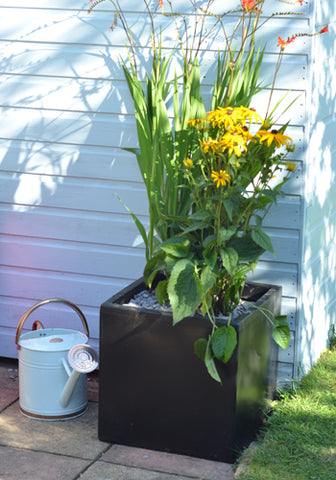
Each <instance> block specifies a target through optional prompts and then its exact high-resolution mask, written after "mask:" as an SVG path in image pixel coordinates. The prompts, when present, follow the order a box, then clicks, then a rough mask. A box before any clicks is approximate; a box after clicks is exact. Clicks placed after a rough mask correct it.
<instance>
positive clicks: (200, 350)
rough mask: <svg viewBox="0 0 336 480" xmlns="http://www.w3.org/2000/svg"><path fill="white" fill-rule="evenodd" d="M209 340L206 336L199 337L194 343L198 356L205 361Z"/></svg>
mask: <svg viewBox="0 0 336 480" xmlns="http://www.w3.org/2000/svg"><path fill="white" fill-rule="evenodd" d="M207 345H208V341H207V340H206V339H205V338H199V339H198V340H196V342H195V343H194V352H195V354H196V355H197V357H198V358H200V359H201V360H202V361H203V362H204V361H205V353H206V349H207Z"/></svg>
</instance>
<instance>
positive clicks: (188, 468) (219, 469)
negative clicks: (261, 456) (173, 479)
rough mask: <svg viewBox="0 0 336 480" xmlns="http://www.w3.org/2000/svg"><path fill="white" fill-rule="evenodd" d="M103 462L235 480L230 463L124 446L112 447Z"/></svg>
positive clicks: (178, 473) (208, 478) (210, 478)
mask: <svg viewBox="0 0 336 480" xmlns="http://www.w3.org/2000/svg"><path fill="white" fill-rule="evenodd" d="M101 460H103V461H104V462H111V463H117V464H120V465H127V466H133V467H138V468H142V469H146V470H154V471H159V472H166V473H172V474H176V475H179V476H180V475H185V476H189V477H197V478H202V479H204V480H231V479H233V469H232V465H230V464H228V463H222V462H214V461H211V460H204V459H200V458H194V457H188V456H185V455H176V454H172V453H166V452H158V451H153V450H146V449H143V448H134V447H127V446H123V445H112V447H111V448H110V449H109V450H107V451H106V452H105V453H104V455H103V456H102V458H101Z"/></svg>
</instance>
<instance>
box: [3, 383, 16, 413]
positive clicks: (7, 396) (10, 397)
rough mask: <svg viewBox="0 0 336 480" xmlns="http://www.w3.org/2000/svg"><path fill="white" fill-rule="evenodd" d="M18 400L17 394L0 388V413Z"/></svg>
mask: <svg viewBox="0 0 336 480" xmlns="http://www.w3.org/2000/svg"><path fill="white" fill-rule="evenodd" d="M18 398H19V393H18V392H16V391H15V390H12V389H9V388H2V387H1V386H0V412H2V410H4V409H5V408H7V407H8V405H10V404H11V403H13V402H15V401H16V400H17V399H18Z"/></svg>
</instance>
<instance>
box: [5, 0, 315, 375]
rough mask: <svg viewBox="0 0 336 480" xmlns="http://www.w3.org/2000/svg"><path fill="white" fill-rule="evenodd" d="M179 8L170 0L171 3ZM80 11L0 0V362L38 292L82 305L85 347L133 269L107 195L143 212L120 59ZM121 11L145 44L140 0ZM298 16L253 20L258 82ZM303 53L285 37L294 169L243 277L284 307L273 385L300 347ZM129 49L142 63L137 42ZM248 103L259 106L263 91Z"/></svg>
mask: <svg viewBox="0 0 336 480" xmlns="http://www.w3.org/2000/svg"><path fill="white" fill-rule="evenodd" d="M155 1H156V0H155ZM220 3H221V4H222V3H223V2H220ZM185 4H186V2H182V1H179V2H178V3H177V7H178V9H179V10H180V9H181V8H183V7H184V5H185ZM126 5H127V6H126ZM237 5H239V1H238V0H237V1H234V0H227V1H226V2H225V9H229V8H233V7H237ZM87 8H88V2H86V1H82V0H73V1H72V2H69V1H68V0H58V1H57V2H55V1H54V0H31V1H30V2H29V6H28V4H27V2H26V0H11V1H9V0H0V40H1V42H0V48H1V56H0V72H1V89H0V108H1V114H2V115H1V116H2V122H1V124H2V125H1V134H0V138H1V143H0V182H1V184H0V209H1V214H0V242H1V243H0V255H1V271H0V275H1V276H0V286H1V290H0V355H3V356H15V353H16V352H15V345H14V334H15V328H16V325H17V323H18V320H19V318H20V317H21V315H22V314H23V313H24V312H25V310H26V309H27V308H29V307H30V306H31V305H32V304H33V303H35V302H37V301H38V300H40V299H44V298H49V297H62V298H66V299H68V300H70V301H72V302H74V303H75V304H76V305H78V306H79V307H80V308H81V309H82V310H83V312H84V314H85V316H86V317H87V319H88V322H89V326H90V332H91V336H92V338H93V343H94V341H95V340H97V339H98V336H99V331H98V329H99V305H100V304H101V303H102V302H103V301H104V300H105V299H107V298H108V297H109V296H111V295H112V294H113V293H115V292H116V291H118V290H119V289H120V288H121V287H123V286H125V285H127V284H128V283H130V281H131V280H133V279H136V278H138V277H139V276H140V275H141V274H142V268H143V265H144V250H143V246H142V244H141V242H140V240H139V236H138V233H137V230H136V228H135V227H134V225H133V223H132V220H131V218H130V217H129V216H128V214H127V212H125V209H124V207H123V206H122V205H121V203H120V202H119V201H118V199H117V198H116V193H117V194H118V195H119V196H120V197H121V198H122V199H123V201H124V202H125V203H126V204H127V205H128V206H129V207H130V208H131V209H132V210H133V211H134V212H135V213H136V214H138V215H140V216H141V219H142V220H144V221H145V220H146V198H145V192H144V187H143V185H142V182H141V179H140V176H139V173H138V171H137V168H136V161H135V159H134V158H133V157H132V156H130V155H129V154H127V153H125V152H124V151H122V150H121V147H126V146H135V144H136V130H135V124H134V119H133V115H132V114H133V109H132V102H131V99H130V96H129V94H128V91H127V87H126V84H125V82H124V78H123V74H122V71H121V68H120V65H119V61H118V58H119V55H122V56H123V57H125V55H126V52H125V49H124V47H123V45H124V41H123V33H122V30H121V29H116V30H115V31H114V32H111V31H110V30H109V26H110V24H111V23H112V22H113V13H112V12H111V11H109V9H110V8H111V7H110V6H109V3H108V2H106V3H105V4H103V6H102V7H100V8H99V9H97V10H96V11H94V12H93V13H91V15H88V14H87ZM124 8H125V10H126V9H127V8H129V10H131V11H132V14H130V17H129V18H130V19H131V21H130V23H131V24H132V23H133V25H134V28H135V31H136V34H137V36H138V37H139V39H140V42H142V44H143V45H144V46H146V45H148V32H149V28H148V26H147V25H145V26H144V23H143V20H144V17H143V16H141V15H140V16H139V13H137V12H136V10H137V9H138V10H139V9H142V4H141V2H135V1H134V0H128V2H127V3H126V4H125V7H124ZM221 8H222V7H221ZM302 8H303V7H301V10H302ZM296 9H297V8H296ZM274 10H276V11H287V10H288V5H286V4H285V3H279V2H277V1H276V0H271V1H270V2H268V3H267V7H265V9H264V14H265V15H267V14H268V13H269V12H271V11H274ZM297 10H298V9H297ZM303 10H304V11H305V12H306V14H305V15H304V16H302V17H295V18H294V17H285V18H280V17H276V18H275V19H273V20H272V22H270V23H268V24H267V26H266V28H264V30H263V34H264V37H263V38H264V39H265V40H267V41H268V47H267V53H266V57H265V69H264V75H265V79H266V80H267V79H268V81H270V80H271V78H272V74H273V71H274V65H275V61H276V59H277V56H276V53H277V51H278V49H277V47H276V44H277V36H278V35H281V36H282V37H283V38H287V36H290V35H292V34H293V33H297V32H300V31H309V30H310V28H311V26H310V20H311V18H312V16H313V14H314V9H313V5H312V6H310V7H307V6H306V7H304V8H303ZM174 38H175V35H174V31H173V30H172V29H167V30H165V46H167V48H168V49H170V48H171V46H172V42H173V39H174ZM217 40H218V38H217ZM216 48H217V44H216V43H212V42H211V41H210V40H209V42H208V43H207V44H205V45H204V49H205V52H204V55H203V57H204V58H203V66H202V69H203V74H204V98H205V99H207V98H210V89H211V78H213V77H212V75H213V72H214V65H213V62H214V58H215V52H216ZM311 49H312V42H311V40H310V39H309V38H300V39H297V40H296V42H295V43H294V44H292V45H291V46H290V47H288V51H287V52H288V53H286V56H285V58H284V61H283V65H282V68H281V72H280V75H279V77H278V83H277V91H276V92H275V96H274V98H275V99H277V98H279V96H280V95H281V94H282V93H283V92H284V90H286V89H292V92H291V93H290V95H289V97H288V99H289V100H290V99H292V98H294V97H296V96H297V95H299V94H300V95H301V96H300V98H299V100H298V101H297V102H296V103H295V106H294V107H293V108H292V109H291V111H290V112H289V113H287V114H286V116H285V117H284V118H283V119H281V120H280V122H281V121H283V122H284V121H287V120H289V119H291V127H290V128H289V129H288V134H289V135H291V136H292V137H293V139H294V141H295V142H296V144H297V148H296V151H295V153H294V154H293V155H292V158H293V160H295V161H296V162H297V163H298V170H297V172H296V173H295V174H294V175H293V177H292V180H291V181H290V182H289V183H288V184H287V186H286V196H285V197H284V198H282V199H281V200H280V201H279V203H278V205H277V206H276V207H275V208H274V209H273V210H272V212H271V213H270V215H269V216H268V219H267V230H268V232H269V234H270V235H271V237H272V239H273V243H274V246H275V250H276V256H275V257H273V256H272V255H268V254H267V255H265V256H264V257H263V259H262V261H261V262H260V265H259V267H258V269H257V271H256V273H255V275H254V279H255V280H257V281H261V282H270V283H274V284H279V285H282V287H283V313H284V314H288V315H289V319H290V325H291V329H292V336H293V339H292V342H291V345H290V347H289V349H288V350H287V351H286V352H281V353H280V366H279V371H280V374H281V376H282V378H283V379H286V378H287V379H289V378H291V377H292V375H293V373H294V370H293V365H294V357H295V350H296V355H297V358H296V359H297V363H298V362H299V360H300V359H299V357H298V355H299V353H298V352H301V350H302V349H301V343H302V341H303V339H302V335H299V336H298V335H297V332H296V329H297V312H298V310H297V301H298V299H299V302H301V300H302V298H303V297H302V295H301V292H300V288H301V286H302V283H303V282H301V275H302V269H301V260H302V258H303V240H304V239H305V241H307V239H306V237H305V235H304V234H303V232H302V226H303V214H304V209H305V203H304V196H303V195H304V194H305V195H306V192H307V190H306V187H304V185H303V180H305V181H307V180H309V173H307V165H306V157H307V155H306V151H307V139H308V137H307V135H308V133H307V124H308V123H309V118H310V108H308V107H307V105H310V103H307V99H308V102H310V91H309V89H310V88H311V73H310V72H311V65H310V59H311ZM167 51H169V50H167ZM143 55H144V62H145V63H146V62H147V61H148V48H144V49H143ZM316 81H317V80H316ZM253 106H255V107H256V108H257V110H258V111H259V112H260V113H261V114H262V113H263V112H264V111H265V109H266V94H262V95H260V96H259V97H258V98H257V99H256V100H255V102H254V105H253ZM304 192H305V193H304ZM305 225H306V228H307V225H308V224H307V223H306V224H305ZM305 245H306V244H305ZM304 248H306V246H305V247H304ZM299 304H300V305H301V303H299ZM37 312H38V311H37ZM60 312H61V314H60ZM46 313H48V316H46ZM300 314H301V316H302V314H303V313H302V311H300ZM49 315H50V320H49ZM35 318H39V319H41V320H42V321H43V320H44V321H45V323H46V325H51V324H52V325H53V326H57V325H59V326H68V327H69V328H76V329H79V328H80V325H79V323H78V322H79V320H78V319H76V316H75V315H73V314H72V313H70V312H69V313H68V310H67V309H66V308H65V309H64V308H61V307H60V306H59V305H54V306H52V307H51V308H48V309H43V311H41V313H40V314H37V313H36V315H35V316H34V317H33V319H35ZM300 318H301V317H300ZM301 322H302V325H304V321H303V320H302V319H301ZM299 338H300V339H301V340H300V342H301V343H298V339H299Z"/></svg>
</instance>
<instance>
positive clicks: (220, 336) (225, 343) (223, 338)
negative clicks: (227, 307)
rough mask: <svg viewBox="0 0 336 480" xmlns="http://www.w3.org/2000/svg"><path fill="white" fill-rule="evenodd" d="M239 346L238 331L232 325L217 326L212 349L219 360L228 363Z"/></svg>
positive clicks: (212, 340) (213, 335)
mask: <svg viewBox="0 0 336 480" xmlns="http://www.w3.org/2000/svg"><path fill="white" fill-rule="evenodd" d="M236 346H237V332H236V330H235V329H234V328H233V327H232V325H227V326H226V325H224V326H222V327H219V328H217V330H216V331H215V332H214V333H213V334H212V337H211V347H212V351H213V353H214V355H215V357H216V358H218V360H221V361H222V362H224V363H226V362H228V361H229V360H230V358H231V356H232V354H233V352H234V349H235V348H236Z"/></svg>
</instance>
